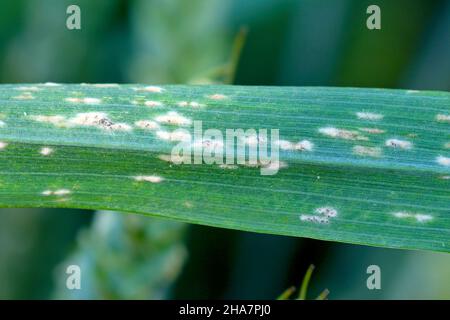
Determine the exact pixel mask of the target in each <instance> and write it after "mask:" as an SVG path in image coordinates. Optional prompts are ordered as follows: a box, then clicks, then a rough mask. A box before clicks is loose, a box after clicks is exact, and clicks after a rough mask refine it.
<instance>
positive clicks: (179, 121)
mask: <svg viewBox="0 0 450 320" xmlns="http://www.w3.org/2000/svg"><path fill="white" fill-rule="evenodd" d="M155 120H156V121H157V122H160V123H165V124H172V125H178V126H186V125H190V124H191V122H192V121H191V119H188V118H186V117H183V116H182V115H180V114H178V113H177V112H175V111H169V112H167V113H166V114H164V115H160V116H157V117H156V118H155Z"/></svg>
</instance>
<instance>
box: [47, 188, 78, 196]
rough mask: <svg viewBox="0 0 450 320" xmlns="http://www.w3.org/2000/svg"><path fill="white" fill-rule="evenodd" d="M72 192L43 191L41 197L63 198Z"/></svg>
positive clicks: (59, 190) (61, 190) (65, 190)
mask: <svg viewBox="0 0 450 320" xmlns="http://www.w3.org/2000/svg"><path fill="white" fill-rule="evenodd" d="M71 193H72V191H70V190H68V189H58V190H54V191H52V190H45V191H43V192H42V195H43V196H65V195H68V194H71Z"/></svg>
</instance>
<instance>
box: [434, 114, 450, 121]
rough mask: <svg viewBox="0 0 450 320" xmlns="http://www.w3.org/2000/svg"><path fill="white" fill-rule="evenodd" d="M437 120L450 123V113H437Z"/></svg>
mask: <svg viewBox="0 0 450 320" xmlns="http://www.w3.org/2000/svg"><path fill="white" fill-rule="evenodd" d="M436 121H438V122H449V123H450V115H448V114H438V115H436Z"/></svg>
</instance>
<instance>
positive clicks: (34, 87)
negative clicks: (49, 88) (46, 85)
mask: <svg viewBox="0 0 450 320" xmlns="http://www.w3.org/2000/svg"><path fill="white" fill-rule="evenodd" d="M15 90H19V91H40V90H42V89H41V88H38V87H36V86H31V87H25V86H22V87H17V88H15Z"/></svg>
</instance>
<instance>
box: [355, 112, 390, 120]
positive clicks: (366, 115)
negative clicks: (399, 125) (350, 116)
mask: <svg viewBox="0 0 450 320" xmlns="http://www.w3.org/2000/svg"><path fill="white" fill-rule="evenodd" d="M356 116H357V117H358V119H363V120H381V119H383V117H384V116H383V115H382V114H379V113H372V112H357V113H356Z"/></svg>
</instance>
